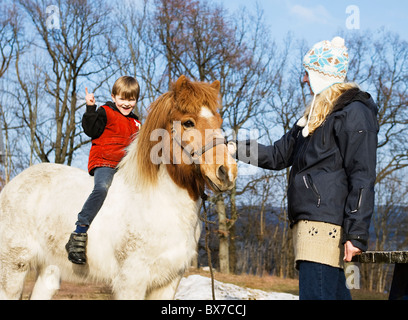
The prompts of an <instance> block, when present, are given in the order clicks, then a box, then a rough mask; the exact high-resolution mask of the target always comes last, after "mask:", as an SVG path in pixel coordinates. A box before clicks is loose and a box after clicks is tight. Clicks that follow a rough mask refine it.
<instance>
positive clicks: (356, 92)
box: [333, 88, 378, 115]
mask: <svg viewBox="0 0 408 320" xmlns="http://www.w3.org/2000/svg"><path fill="white" fill-rule="evenodd" d="M354 101H360V102H362V103H363V104H364V105H365V106H367V107H368V108H370V109H371V110H372V111H373V112H374V114H375V115H377V113H378V108H377V105H376V104H375V102H374V100H373V98H372V97H371V95H370V94H369V93H368V92H365V91H361V90H360V89H359V88H352V89H350V90H347V91H346V92H344V93H343V94H342V95H340V97H338V98H337V100H336V102H335V104H334V107H333V112H335V111H338V110H341V109H343V108H344V107H346V106H348V105H349V104H350V103H352V102H354Z"/></svg>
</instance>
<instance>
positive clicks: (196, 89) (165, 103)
mask: <svg viewBox="0 0 408 320" xmlns="http://www.w3.org/2000/svg"><path fill="white" fill-rule="evenodd" d="M218 85H219V82H218ZM218 89H219V87H218V88H217V87H214V85H213V84H209V83H204V82H191V81H189V80H187V79H186V78H185V77H184V76H182V77H180V78H179V80H177V82H175V83H173V84H172V86H171V90H170V91H169V92H167V93H164V94H162V95H161V96H160V97H159V98H158V99H157V100H155V101H154V102H153V103H152V104H151V105H150V107H149V109H148V115H147V118H146V121H145V123H144V124H143V125H142V128H141V129H140V131H139V132H138V134H137V136H136V138H135V139H134V141H133V142H132V143H131V144H130V145H129V147H128V148H127V154H126V156H125V157H124V158H123V159H122V161H121V162H120V164H119V169H120V170H121V171H122V173H123V174H124V176H125V178H126V179H127V180H128V181H129V182H130V183H133V184H134V183H135V182H136V184H137V185H139V186H141V187H148V186H154V185H155V184H156V183H157V178H158V171H159V167H160V164H156V163H154V162H153V161H152V159H151V151H152V148H153V147H154V146H155V145H156V144H157V143H158V141H157V140H155V139H153V141H152V132H153V131H154V130H155V129H165V130H169V128H170V124H171V123H172V122H173V121H177V120H178V118H176V116H177V115H180V113H181V114H186V113H189V114H198V113H199V112H200V110H201V107H202V106H206V107H208V108H209V109H210V110H211V111H212V112H214V113H215V112H217V109H218V108H219V106H220V98H219V90H218ZM166 143H167V142H166ZM165 145H169V143H167V144H165Z"/></svg>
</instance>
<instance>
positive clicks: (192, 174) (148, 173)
mask: <svg viewBox="0 0 408 320" xmlns="http://www.w3.org/2000/svg"><path fill="white" fill-rule="evenodd" d="M138 142H139V141H138V139H135V141H133V142H132V143H131V144H130V145H129V147H128V148H127V154H126V156H125V157H124V158H123V159H122V161H121V162H120V163H119V170H118V173H117V175H120V176H122V177H123V179H124V180H125V181H126V184H127V185H128V186H129V187H130V188H133V189H134V190H135V191H136V192H142V193H143V192H149V191H148V190H149V189H153V191H154V189H155V188H157V187H158V184H160V179H159V175H160V172H161V171H162V170H165V171H166V173H167V174H168V175H169V177H170V178H171V180H172V181H173V183H175V184H176V185H177V186H178V187H179V188H182V189H185V190H186V191H187V192H188V195H189V196H190V198H191V199H192V200H194V201H197V200H198V199H199V197H200V196H201V194H202V193H203V191H204V185H205V183H204V178H203V177H202V175H201V174H200V172H199V168H197V167H195V166H193V165H186V164H160V165H154V166H153V165H152V163H151V159H150V157H149V158H147V156H146V154H147V155H149V154H148V153H146V152H143V151H146V150H143V149H140V148H139V147H141V146H140V145H138ZM139 157H140V158H142V157H143V158H142V159H144V160H143V161H138V159H139V160H141V159H140V158H139Z"/></svg>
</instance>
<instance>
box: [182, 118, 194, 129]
mask: <svg viewBox="0 0 408 320" xmlns="http://www.w3.org/2000/svg"><path fill="white" fill-rule="evenodd" d="M194 126H195V124H194V122H193V121H191V120H187V121H185V122H183V127H184V128H193V127H194Z"/></svg>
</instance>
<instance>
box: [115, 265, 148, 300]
mask: <svg viewBox="0 0 408 320" xmlns="http://www.w3.org/2000/svg"><path fill="white" fill-rule="evenodd" d="M148 280H149V273H148V272H147V268H146V266H145V265H144V264H139V263H134V264H133V265H132V264H131V263H129V262H125V263H124V264H123V265H122V268H121V270H120V271H119V273H118V274H117V276H116V277H115V278H114V279H113V281H112V291H113V295H114V297H115V299H118V300H143V299H144V298H145V296H146V290H147V283H148Z"/></svg>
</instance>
